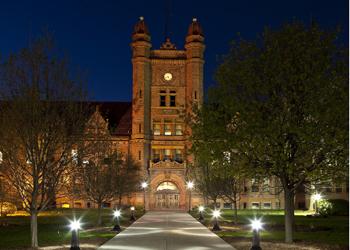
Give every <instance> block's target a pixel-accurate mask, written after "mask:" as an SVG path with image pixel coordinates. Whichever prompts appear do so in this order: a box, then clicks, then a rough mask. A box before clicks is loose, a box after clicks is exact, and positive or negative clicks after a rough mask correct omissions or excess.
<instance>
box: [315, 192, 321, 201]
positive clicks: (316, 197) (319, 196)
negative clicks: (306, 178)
mask: <svg viewBox="0 0 350 250" xmlns="http://www.w3.org/2000/svg"><path fill="white" fill-rule="evenodd" d="M314 199H315V201H319V200H321V199H322V195H321V194H319V193H316V194H314Z"/></svg>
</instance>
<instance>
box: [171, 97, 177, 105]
mask: <svg viewBox="0 0 350 250" xmlns="http://www.w3.org/2000/svg"><path fill="white" fill-rule="evenodd" d="M175 106H176V96H175V95H171V96H170V107H175Z"/></svg>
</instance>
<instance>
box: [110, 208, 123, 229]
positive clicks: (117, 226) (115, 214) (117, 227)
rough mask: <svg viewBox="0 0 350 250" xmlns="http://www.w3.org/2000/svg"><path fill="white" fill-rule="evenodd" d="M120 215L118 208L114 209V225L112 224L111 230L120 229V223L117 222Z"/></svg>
mask: <svg viewBox="0 0 350 250" xmlns="http://www.w3.org/2000/svg"><path fill="white" fill-rule="evenodd" d="M120 215H121V212H120V210H115V211H114V212H113V217H114V218H115V225H114V227H113V229H112V231H117V232H120V231H121V228H120V224H119V217H120Z"/></svg>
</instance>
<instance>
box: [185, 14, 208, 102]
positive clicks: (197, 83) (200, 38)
mask: <svg viewBox="0 0 350 250" xmlns="http://www.w3.org/2000/svg"><path fill="white" fill-rule="evenodd" d="M185 49H186V57H187V61H186V82H187V98H188V100H189V101H190V103H192V104H199V105H200V104H201V103H202V101H203V65H204V50H205V45H204V35H203V30H202V27H201V26H200V24H199V22H198V20H197V18H193V19H192V23H191V24H190V26H189V27H188V33H187V36H186V44H185Z"/></svg>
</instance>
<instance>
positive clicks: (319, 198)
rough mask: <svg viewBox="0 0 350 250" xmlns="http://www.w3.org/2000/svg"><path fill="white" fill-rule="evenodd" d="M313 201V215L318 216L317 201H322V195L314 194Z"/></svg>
mask: <svg viewBox="0 0 350 250" xmlns="http://www.w3.org/2000/svg"><path fill="white" fill-rule="evenodd" d="M314 199H315V214H316V215H318V201H319V200H321V199H322V195H321V194H319V193H316V194H314Z"/></svg>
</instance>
